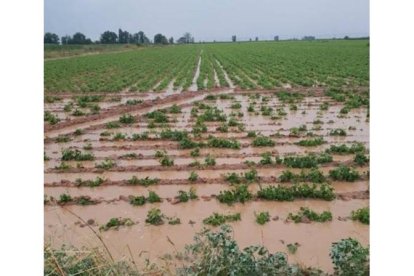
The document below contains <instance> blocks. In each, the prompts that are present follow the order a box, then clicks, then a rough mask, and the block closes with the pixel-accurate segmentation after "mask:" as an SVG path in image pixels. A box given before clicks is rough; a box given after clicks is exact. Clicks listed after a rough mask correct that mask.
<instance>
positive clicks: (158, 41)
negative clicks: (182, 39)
mask: <svg viewBox="0 0 414 276" xmlns="http://www.w3.org/2000/svg"><path fill="white" fill-rule="evenodd" d="M154 44H164V45H165V44H168V40H167V38H166V37H165V36H163V35H162V34H156V35H155V36H154Z"/></svg>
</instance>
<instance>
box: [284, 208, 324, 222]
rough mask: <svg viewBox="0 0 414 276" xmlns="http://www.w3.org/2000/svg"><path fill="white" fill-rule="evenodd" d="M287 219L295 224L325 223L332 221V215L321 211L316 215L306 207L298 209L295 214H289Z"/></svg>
mask: <svg viewBox="0 0 414 276" xmlns="http://www.w3.org/2000/svg"><path fill="white" fill-rule="evenodd" d="M288 219H291V220H293V221H294V222H295V223H299V222H307V221H316V222H326V221H332V213H331V212H329V211H323V212H322V213H320V214H318V213H316V212H315V211H313V210H311V209H309V208H307V207H300V210H299V212H298V213H297V214H293V213H289V216H288Z"/></svg>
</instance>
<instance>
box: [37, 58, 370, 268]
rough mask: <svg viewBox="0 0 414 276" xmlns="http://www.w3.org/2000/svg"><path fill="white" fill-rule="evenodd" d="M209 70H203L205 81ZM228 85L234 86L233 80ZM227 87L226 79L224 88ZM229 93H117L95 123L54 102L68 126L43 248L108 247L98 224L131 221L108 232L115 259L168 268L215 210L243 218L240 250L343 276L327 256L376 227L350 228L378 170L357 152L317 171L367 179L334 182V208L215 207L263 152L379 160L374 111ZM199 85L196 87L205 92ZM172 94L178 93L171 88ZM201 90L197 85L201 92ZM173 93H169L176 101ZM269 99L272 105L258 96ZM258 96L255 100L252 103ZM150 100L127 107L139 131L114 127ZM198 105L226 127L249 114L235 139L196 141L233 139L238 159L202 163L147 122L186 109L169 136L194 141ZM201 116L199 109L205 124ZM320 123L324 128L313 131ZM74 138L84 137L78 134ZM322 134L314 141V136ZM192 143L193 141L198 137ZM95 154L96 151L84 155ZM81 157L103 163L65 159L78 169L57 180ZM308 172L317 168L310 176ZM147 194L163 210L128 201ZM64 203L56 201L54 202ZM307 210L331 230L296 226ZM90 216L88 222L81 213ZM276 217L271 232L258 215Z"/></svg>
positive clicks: (208, 151)
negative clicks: (262, 250) (325, 214)
mask: <svg viewBox="0 0 414 276" xmlns="http://www.w3.org/2000/svg"><path fill="white" fill-rule="evenodd" d="M198 67H199V65H198V66H197V69H196V71H199V68H198ZM224 74H225V78H226V79H227V80H228V81H229V79H228V76H227V74H226V72H224ZM216 82H217V80H216ZM229 83H230V86H231V88H230V89H229V90H223V91H220V90H217V91H214V92H205V91H204V92H201V91H194V92H185V93H184V92H183V93H181V94H178V93H176V91H175V92H174V93H173V92H172V90H171V89H169V88H168V89H167V90H166V91H164V92H160V93H131V92H122V93H118V94H112V95H111V94H108V95H106V96H105V98H104V99H103V100H102V101H101V102H99V103H98V104H99V106H100V107H101V114H100V115H98V116H96V117H95V118H94V119H93V120H92V119H91V120H89V119H88V118H89V117H88V116H84V118H83V119H82V118H80V119H79V118H72V117H71V116H70V115H69V116H68V113H67V112H64V111H63V107H64V105H65V104H67V103H68V102H69V101H72V98H71V97H72V96H73V95H62V98H63V99H62V100H61V101H59V102H55V103H48V104H45V110H49V111H51V112H52V113H54V114H56V115H57V116H59V118H62V120H65V118H66V117H68V118H67V120H66V122H64V121H63V123H62V124H61V125H59V124H60V123H58V125H57V126H54V127H46V128H45V146H44V147H45V148H44V151H45V155H46V156H47V157H48V159H49V160H48V161H45V165H44V184H45V189H44V193H45V195H46V196H47V198H48V199H49V201H48V202H47V203H45V207H44V211H45V220H44V225H45V233H44V234H45V242H46V243H50V244H51V245H52V246H55V247H59V246H60V245H61V244H71V245H75V246H101V244H100V241H99V240H98V239H97V237H96V236H95V235H94V234H93V232H92V231H91V229H90V228H89V227H87V226H86V225H85V222H87V223H89V226H90V227H92V228H93V229H95V231H97V232H99V230H98V229H99V226H100V225H103V224H105V223H106V222H108V221H109V220H110V219H111V218H113V217H124V218H131V219H132V221H134V222H135V223H136V224H135V225H133V226H130V227H120V228H119V229H118V230H109V231H105V232H99V233H100V235H101V236H102V238H103V240H104V242H105V244H106V245H107V246H108V248H109V249H110V251H111V253H112V255H114V257H116V258H128V259H130V258H131V254H130V253H129V250H128V248H130V250H131V253H132V258H134V260H135V261H136V262H137V263H138V264H144V262H145V258H149V259H150V261H152V262H155V263H157V264H159V265H162V263H163V261H162V260H161V259H160V257H162V256H163V255H164V254H172V255H174V254H175V253H176V252H178V251H181V250H183V249H184V246H185V244H189V243H191V242H192V241H193V236H194V234H195V233H197V232H198V231H200V230H201V229H202V227H203V226H204V225H203V222H202V220H203V219H204V218H206V217H208V216H210V215H211V214H213V212H219V213H222V214H230V213H236V212H240V213H241V217H242V220H241V221H238V222H233V223H231V226H232V227H233V229H234V237H235V239H236V240H237V241H238V243H239V245H240V246H241V247H245V246H248V245H254V244H261V245H264V246H266V247H267V248H269V249H270V251H272V252H274V251H282V252H286V253H287V254H288V255H289V261H290V262H292V263H299V264H301V265H304V266H315V267H319V268H321V269H323V270H325V271H327V272H333V267H332V264H331V261H330V258H329V250H330V247H331V245H332V243H333V242H336V241H339V240H340V239H342V238H348V237H352V238H355V239H357V240H358V241H360V242H361V243H362V244H364V245H367V244H368V243H369V226H367V225H363V224H361V223H359V222H355V221H352V220H351V219H350V218H349V216H350V214H351V212H352V211H353V210H356V209H358V208H361V207H367V206H369V186H370V183H369V177H368V176H369V173H368V172H369V165H364V166H357V165H356V164H355V163H354V161H353V160H354V157H355V154H344V155H338V154H333V155H332V157H333V162H330V163H327V164H323V165H320V166H319V170H320V171H321V172H322V173H323V174H324V175H325V176H327V175H328V174H329V171H330V170H332V169H335V168H336V167H338V166H339V165H346V166H350V167H353V168H354V169H355V170H357V171H358V172H359V173H360V174H361V175H362V177H361V178H360V179H359V180H357V181H355V182H345V181H333V180H332V179H329V178H328V182H329V183H330V184H331V185H332V187H333V188H334V191H335V194H336V195H337V198H336V199H335V200H333V201H324V200H295V201H292V202H267V201H263V200H255V201H249V202H247V203H245V204H241V203H236V204H234V205H232V206H229V205H226V204H221V203H219V201H218V200H217V199H216V198H215V195H217V194H219V193H220V191H223V190H228V189H231V186H230V185H229V183H228V182H226V181H225V179H224V175H226V174H228V173H233V172H234V173H237V174H240V175H242V174H243V173H245V172H246V171H248V170H249V169H250V168H251V167H249V166H248V165H247V164H245V162H246V161H253V162H255V163H259V162H260V160H261V159H262V157H261V155H262V154H263V153H265V152H269V153H271V154H272V158H273V160H274V158H275V157H276V156H284V155H305V154H308V153H322V152H325V150H326V149H328V148H329V147H330V146H331V145H340V144H346V145H348V146H350V145H352V144H353V143H355V142H358V143H362V144H363V145H364V146H365V147H366V152H365V154H366V155H369V120H367V117H366V115H367V109H366V108H358V109H352V110H351V111H350V112H349V113H348V114H346V115H341V114H340V110H341V109H342V108H343V104H342V103H338V102H335V101H333V100H332V99H330V98H328V97H324V96H319V95H320V94H322V92H323V91H322V92H321V91H319V90H320V89H319V88H318V89H319V90H318V89H316V88H315V89H314V90H315V93H314V94H315V95H316V96H306V97H304V99H303V100H302V101H300V102H298V103H296V106H297V110H289V104H284V103H282V102H281V101H280V100H279V99H278V98H277V97H276V96H274V95H273V94H274V91H261V92H255V91H253V92H246V91H237V92H234V89H233V88H232V87H233V84H232V83H231V82H229ZM195 85H196V84H195ZM170 86H171V84H170V85H169V87H170ZM194 89H195V90H197V89H196V86H195V87H193V90H194ZM170 90H171V91H170ZM307 91H308V90H307V89H299V88H298V90H297V92H299V93H305V94H306V93H307ZM257 93H259V94H261V95H263V96H266V98H268V101H262V98H261V97H259V98H254V97H255V95H256V94H257ZM208 94H211V95H217V96H218V95H221V94H230V95H233V96H234V97H235V99H234V100H232V99H225V100H222V99H217V100H213V101H211V100H204V97H205V96H206V95H208ZM114 97H118V98H120V101H116V102H111V98H114ZM253 98H254V99H253ZM134 99H135V100H138V99H140V100H143V101H144V103H145V104H144V107H143V106H140V105H137V106H136V107H134V106H132V107H128V108H129V109H128V113H129V114H132V115H133V116H134V117H135V119H136V122H135V123H133V124H132V125H130V126H122V127H120V128H118V129H107V128H106V127H105V124H106V123H108V122H111V121H117V120H118V119H119V117H120V116H121V115H122V114H123V113H125V112H124V111H125V106H126V105H125V103H126V101H127V100H134ZM253 101H255V102H256V104H255V111H256V112H257V113H255V112H247V108H248V106H249V104H250V103H252V102H253ZM196 102H202V103H204V104H208V105H211V106H216V107H217V108H219V109H222V110H223V113H224V114H226V115H227V116H228V117H229V116H230V114H231V113H236V114H237V113H239V112H241V113H242V114H243V116H242V117H237V116H236V117H235V118H236V119H237V121H238V122H240V123H242V124H243V126H244V130H239V129H238V128H237V127H229V129H228V132H224V133H222V132H220V131H218V130H217V127H218V126H220V125H221V122H206V125H207V128H208V130H207V133H202V134H201V135H200V137H198V138H192V139H193V140H195V141H198V142H206V141H207V139H208V138H209V135H213V136H215V137H220V138H231V139H235V140H237V141H238V142H239V143H240V144H241V148H240V149H225V148H201V149H200V153H199V156H198V157H192V156H191V154H190V153H191V151H192V149H180V147H179V142H177V141H171V140H165V139H159V138H156V137H157V136H158V134H159V133H160V131H161V130H162V129H163V128H162V127H160V126H159V125H158V126H156V127H155V128H148V126H149V124H150V122H151V120H149V119H148V118H146V117H145V116H143V115H144V114H145V113H147V112H151V111H155V110H157V109H162V108H168V107H171V106H172V105H173V104H176V105H178V106H179V107H181V113H179V114H168V118H169V119H170V122H169V123H168V124H166V126H165V127H166V128H167V127H168V128H170V129H174V130H180V131H184V130H186V131H187V132H189V133H191V130H192V128H193V126H194V124H195V122H196V119H197V118H196V117H193V116H192V115H191V109H192V108H193V107H194V106H195V103H196ZM235 102H239V103H240V104H241V108H240V109H232V108H231V105H232V104H234V103H235ZM324 102H327V103H329V108H328V110H325V111H320V110H319V106H320V104H321V103H324ZM262 105H264V106H268V107H271V108H272V109H273V110H277V109H278V108H283V110H284V111H285V112H286V113H287V114H286V115H284V116H281V117H280V118H278V119H273V120H272V119H271V116H263V115H262V114H261V111H260V107H261V106H262ZM201 112H203V110H201V109H200V110H199V114H201ZM317 120H318V121H321V122H322V123H320V122H315V121H317ZM303 125H305V126H306V129H307V130H306V131H302V132H300V135H299V137H296V136H295V137H294V136H292V135H291V129H292V128H299V127H301V126H303ZM338 128H341V129H344V130H345V131H346V134H347V135H346V136H331V135H329V133H330V131H331V130H334V129H338ZM76 129H81V130H82V131H83V133H82V134H81V135H79V136H75V135H74V134H73V133H74V131H75V130H76ZM105 131H108V132H110V133H112V134H111V135H110V136H105V137H103V136H101V135H100V134H101V133H102V132H105ZM146 131H148V132H149V137H150V138H149V139H148V140H141V141H132V140H131V139H127V140H122V141H114V140H112V138H113V135H114V134H116V133H123V134H126V135H127V137H131V136H132V134H134V133H143V132H146ZM248 131H255V132H256V133H258V134H261V135H264V136H270V137H271V139H272V140H273V141H274V142H275V145H274V146H271V147H254V146H253V145H252V142H253V138H249V137H247V132H248ZM309 132H312V134H313V137H312V136H309V134H308V135H307V133H309ZM59 135H67V136H68V137H69V138H70V141H68V142H63V143H57V141H56V137H58V136H59ZM190 137H192V135H191V134H190ZM315 137H321V138H323V140H324V141H325V143H324V144H322V145H319V146H314V147H304V146H299V145H297V144H296V143H297V142H299V141H300V140H304V139H313V138H315ZM86 145H90V146H91V149H87V150H85V149H84V147H85V146H86ZM69 148H70V149H79V150H81V151H82V152H91V153H93V155H94V156H95V160H93V161H82V162H78V161H66V162H65V164H67V165H69V166H70V167H71V168H70V169H67V170H66V171H65V170H58V169H56V168H55V167H58V166H59V165H61V162H62V161H61V155H62V151H63V150H64V149H69ZM159 150H165V151H166V153H167V155H168V156H169V157H170V158H172V159H173V160H174V165H173V166H171V167H165V166H161V164H160V160H159V158H156V157H155V153H156V152H157V151H159ZM132 153H133V154H135V156H134V157H130V158H128V157H126V156H125V155H126V154H132ZM208 155H211V156H214V157H215V161H216V165H215V166H207V167H194V166H190V164H191V163H192V162H194V161H198V162H200V163H201V164H203V163H204V162H205V161H204V160H205V158H206V157H207V156H208ZM105 159H111V160H114V161H115V162H116V166H115V167H114V168H111V169H108V170H102V169H96V168H95V165H96V164H97V163H101V162H102V161H104V160H105ZM255 168H256V170H257V173H258V176H259V183H260V185H261V186H262V187H266V186H268V185H279V184H280V185H284V186H290V185H292V183H280V181H279V180H278V179H279V177H280V175H281V174H282V172H283V171H285V170H290V171H292V172H294V173H300V172H301V171H302V169H293V168H287V167H286V166H283V165H272V166H269V165H267V166H263V165H257V166H256V167H255ZM192 171H195V172H197V174H198V179H197V180H196V181H195V182H191V181H190V180H188V177H189V176H190V173H191V172H192ZM305 171H308V170H305ZM133 176H136V177H138V178H145V177H150V178H158V179H160V182H159V183H158V184H155V185H151V186H149V187H143V186H139V185H137V186H131V185H128V183H127V180H129V179H131V177H133ZM97 177H101V178H102V179H104V182H103V183H102V184H101V186H99V187H94V188H90V187H77V186H76V183H75V182H76V180H77V179H82V180H83V181H85V180H95V179H96V178H97ZM190 187H193V188H195V190H196V192H197V195H198V196H199V199H197V200H193V201H189V202H186V203H178V204H177V200H176V196H177V195H178V192H179V191H180V190H181V191H189V189H190ZM259 189H260V186H259V184H258V183H252V184H250V185H249V190H250V191H251V192H252V193H255V192H257V191H258V190H259ZM149 191H154V192H156V193H157V194H158V195H159V196H160V197H161V199H162V203H154V204H150V203H146V204H145V205H143V206H136V207H135V206H132V205H130V204H129V199H128V197H129V196H131V195H134V196H138V195H144V196H148V192H149ZM62 194H69V195H71V196H72V198H77V197H81V196H87V197H89V198H90V199H91V200H93V201H94V204H93V205H87V206H81V205H79V204H74V203H68V204H63V205H62V204H58V203H57V200H58V199H59V197H60V195H62ZM51 197H52V198H54V199H53V200H50V198H51ZM302 206H303V207H309V208H311V209H312V210H314V211H316V212H322V211H331V212H332V214H333V220H332V221H331V222H326V223H316V222H312V223H298V224H295V223H293V222H287V221H286V218H287V217H288V215H289V213H290V212H297V211H298V210H299V208H300V207H302ZM152 207H157V208H160V209H161V211H162V213H164V214H165V215H166V216H168V217H173V216H177V217H178V218H180V220H181V224H179V225H169V224H168V223H165V224H164V225H160V226H151V225H148V224H146V223H145V218H146V215H147V212H148V210H149V209H150V208H152ZM69 211H71V212H73V213H75V214H76V215H78V216H80V217H81V218H82V219H83V220H84V222H83V221H80V220H79V219H78V218H77V217H76V216H74V215H73V214H72V213H71V212H69ZM261 211H268V212H269V213H270V215H271V220H270V222H269V223H267V224H265V225H263V226H261V225H258V224H257V223H256V222H255V213H257V212H261ZM295 242H297V243H299V244H300V246H299V248H298V250H297V252H296V254H294V255H292V254H289V253H288V251H287V247H286V246H287V244H289V243H295Z"/></svg>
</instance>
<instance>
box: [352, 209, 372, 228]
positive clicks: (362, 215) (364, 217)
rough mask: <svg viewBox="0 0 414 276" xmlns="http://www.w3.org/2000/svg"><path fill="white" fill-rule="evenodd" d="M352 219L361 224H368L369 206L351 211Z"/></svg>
mask: <svg viewBox="0 0 414 276" xmlns="http://www.w3.org/2000/svg"><path fill="white" fill-rule="evenodd" d="M351 217H352V220H358V221H360V222H362V223H363V224H369V207H365V208H360V209H357V210H355V211H352V213H351Z"/></svg>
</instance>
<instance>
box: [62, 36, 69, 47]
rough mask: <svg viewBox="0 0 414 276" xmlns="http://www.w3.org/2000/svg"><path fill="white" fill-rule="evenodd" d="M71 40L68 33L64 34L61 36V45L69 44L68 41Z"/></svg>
mask: <svg viewBox="0 0 414 276" xmlns="http://www.w3.org/2000/svg"><path fill="white" fill-rule="evenodd" d="M70 40H71V37H70V35H65V36H62V45H64V44H69V41H70Z"/></svg>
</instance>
